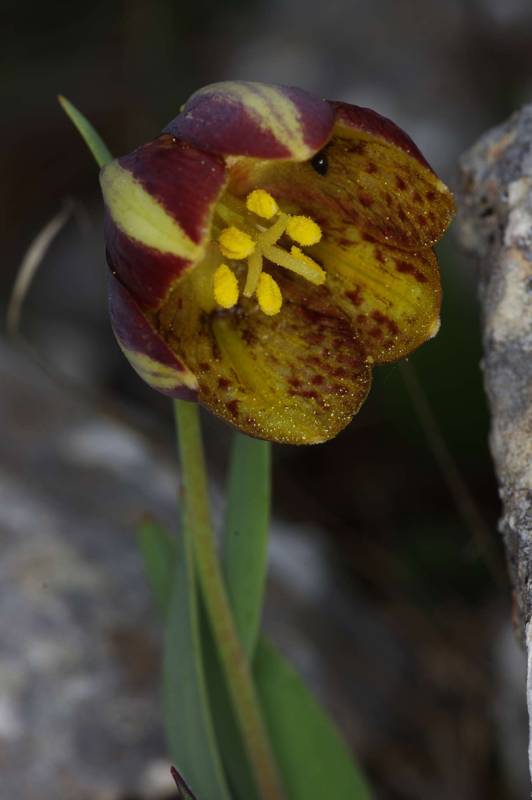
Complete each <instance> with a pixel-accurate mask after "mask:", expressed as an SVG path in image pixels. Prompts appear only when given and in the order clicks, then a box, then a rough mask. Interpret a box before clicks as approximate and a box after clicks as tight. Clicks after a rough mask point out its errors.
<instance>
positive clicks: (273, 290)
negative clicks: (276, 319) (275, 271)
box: [257, 272, 283, 317]
mask: <svg viewBox="0 0 532 800" xmlns="http://www.w3.org/2000/svg"><path fill="white" fill-rule="evenodd" d="M257 300H258V302H259V307H260V310H261V311H263V312H264V313H265V314H267V316H269V317H273V316H274V315H275V314H278V313H279V311H280V310H281V306H282V305H283V296H282V294H281V290H280V289H279V285H278V284H277V283H276V281H274V279H273V278H272V276H271V275H268V273H267V272H261V274H260V277H259V285H258V286H257Z"/></svg>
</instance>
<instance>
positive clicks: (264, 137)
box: [165, 81, 335, 161]
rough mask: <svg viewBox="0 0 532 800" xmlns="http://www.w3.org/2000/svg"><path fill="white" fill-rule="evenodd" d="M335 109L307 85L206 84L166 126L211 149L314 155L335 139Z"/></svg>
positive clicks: (284, 156)
mask: <svg viewBox="0 0 532 800" xmlns="http://www.w3.org/2000/svg"><path fill="white" fill-rule="evenodd" d="M334 118H335V111H334V109H333V108H332V107H331V105H330V104H329V103H327V101H325V100H321V99H319V98H318V97H315V96H314V95H311V94H308V92H305V91H303V90H302V89H296V88H294V87H290V86H274V85H271V84H264V83H250V82H247V81H227V82H224V83H213V84H211V85H210V86H205V87H204V88H203V89H200V90H199V91H198V92H196V93H195V94H193V95H192V97H191V98H190V99H189V100H188V102H187V103H186V104H185V106H184V107H183V109H182V111H181V113H180V114H179V115H178V116H177V117H176V118H175V119H174V120H172V122H170V123H169V125H167V127H166V128H165V130H166V131H167V132H168V133H171V134H173V135H174V136H177V137H178V138H180V139H183V140H184V141H187V142H191V143H192V144H194V145H195V146H196V147H200V148H202V149H203V150H208V151H209V152H211V153H218V154H221V155H234V156H253V157H255V158H267V159H293V160H295V161H304V160H306V159H308V158H311V157H312V156H313V155H314V153H316V151H317V150H319V149H320V147H323V145H324V144H325V142H326V141H327V139H328V138H329V136H330V134H331V131H332V126H333V123H334Z"/></svg>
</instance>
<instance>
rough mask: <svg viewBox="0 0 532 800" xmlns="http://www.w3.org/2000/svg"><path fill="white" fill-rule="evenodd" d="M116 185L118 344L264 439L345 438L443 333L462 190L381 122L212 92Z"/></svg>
mask: <svg viewBox="0 0 532 800" xmlns="http://www.w3.org/2000/svg"><path fill="white" fill-rule="evenodd" d="M101 185H102V190H103V195H104V199H105V205H106V223H105V231H106V244H107V258H108V263H109V266H110V268H111V273H112V276H111V286H110V309H111V320H112V324H113V328H114V332H115V335H116V338H117V340H118V343H119V345H120V347H121V348H122V350H123V352H124V353H125V355H126V357H127V358H128V359H129V361H130V362H131V364H132V366H133V367H134V369H135V370H136V371H137V372H138V373H139V375H140V376H141V377H142V378H143V379H144V380H145V381H147V383H149V384H150V385H151V386H152V387H153V388H155V389H157V390H159V391H161V392H163V393H165V394H167V395H170V396H172V397H179V398H185V399H190V400H198V401H199V402H200V403H202V404H203V405H204V406H206V407H207V408H209V409H210V410H211V411H212V412H214V413H215V414H217V415H218V416H220V417H222V418H223V419H224V420H226V421H227V422H229V423H231V424H233V425H234V426H236V427H237V428H239V429H240V430H242V431H244V432H245V433H247V434H249V435H251V436H256V437H260V438H264V439H270V440H272V441H279V442H286V443H292V444H304V443H316V442H322V441H325V440H327V439H330V438H332V437H333V436H335V435H336V434H337V433H338V432H339V431H340V430H342V429H343V428H344V427H345V425H347V423H348V422H349V421H350V419H351V418H352V417H353V415H354V414H355V413H356V412H357V411H358V409H359V408H360V406H361V405H362V403H363V402H364V399H365V397H366V395H367V393H368V390H369V387H370V382H371V371H372V368H373V366H374V365H375V364H382V363H386V362H390V361H395V360H396V359H399V358H402V357H404V356H406V355H408V354H409V353H411V352H412V351H413V350H414V349H415V348H416V347H418V346H419V345H420V344H422V343H423V342H424V341H426V340H427V339H429V338H430V337H432V336H434V334H435V333H436V331H437V330H438V327H439V310H440V280H439V272H438V264H437V261H436V257H435V255H434V252H433V249H432V247H433V245H434V244H435V243H436V242H437V240H438V239H439V238H440V237H441V236H442V234H443V232H444V231H445V229H446V228H447V226H448V225H449V222H450V220H451V218H452V214H453V209H454V206H453V200H452V196H451V194H450V193H449V191H448V190H447V188H446V187H445V185H444V184H443V183H442V182H441V180H439V178H438V177H437V175H435V173H434V172H433V171H432V169H431V168H430V166H429V165H428V163H427V162H426V161H425V159H424V158H423V156H422V155H421V153H420V152H419V150H418V149H417V147H416V146H415V145H414V143H413V142H412V141H411V139H410V138H409V137H408V136H407V135H406V134H405V133H403V132H402V131H401V130H400V129H399V128H398V127H397V126H396V125H394V123H393V122H391V121H390V120H388V119H385V118H384V117H381V116H380V115H379V114H377V113H375V112H374V111H371V110H369V109H366V108H360V107H357V106H352V105H348V104H346V103H338V102H329V101H326V100H321V99H319V98H316V97H313V96H312V95H310V94H308V93H307V92H304V91H302V90H300V89H294V88H288V87H280V86H270V85H265V84H258V83H245V82H228V83H219V84H213V85H211V86H207V87H205V88H204V89H201V90H200V91H198V92H196V93H195V94H194V95H193V96H192V97H191V98H190V100H189V101H188V102H187V103H186V104H185V106H184V107H183V109H182V111H181V113H180V114H179V115H178V116H177V117H176V118H175V119H174V120H173V121H172V122H171V123H170V124H169V125H168V126H167V127H166V128H165V130H164V131H163V133H162V134H161V135H160V136H159V137H158V138H156V139H154V140H153V141H151V142H148V143H147V144H145V145H143V146H142V147H139V148H138V149H137V150H135V151H134V152H133V153H131V154H130V155H127V156H124V157H123V158H119V159H117V160H116V161H113V162H112V163H111V164H109V165H108V166H106V167H104V169H103V170H102V173H101Z"/></svg>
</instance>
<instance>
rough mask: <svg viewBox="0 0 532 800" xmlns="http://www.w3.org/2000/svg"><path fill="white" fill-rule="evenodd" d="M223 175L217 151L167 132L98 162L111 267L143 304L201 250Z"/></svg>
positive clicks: (154, 300)
mask: <svg viewBox="0 0 532 800" xmlns="http://www.w3.org/2000/svg"><path fill="white" fill-rule="evenodd" d="M224 182H225V166H224V163H223V161H222V160H221V159H220V158H218V157H217V156H214V155H210V154H208V153H203V152H201V151H200V150H197V149H196V148H195V147H193V146H192V145H190V144H187V143H185V142H180V141H177V140H176V139H174V138H173V137H172V136H169V135H163V136H160V137H159V138H158V139H155V140H154V141H152V142H149V143H148V144H146V145H144V146H143V147H139V148H138V149H137V150H135V151H134V152H133V153H130V154H129V155H127V156H124V157H123V158H120V159H118V160H116V161H113V162H111V164H109V165H107V166H106V167H104V168H103V170H102V172H101V185H102V191H103V195H104V200H105V204H106V209H107V215H106V223H105V236H106V244H107V258H108V262H109V266H110V267H111V270H112V271H113V272H115V273H116V274H117V275H118V276H119V278H120V280H121V281H122V282H123V283H124V284H125V285H126V286H127V287H128V288H129V289H130V291H131V292H133V294H134V295H135V297H136V298H137V300H138V301H139V303H140V304H141V305H142V306H143V307H145V308H155V307H157V306H158V305H160V303H161V302H162V300H163V299H164V297H165V296H166V294H167V293H168V290H169V288H170V287H171V286H172V284H173V283H174V282H175V281H176V280H177V279H178V278H180V277H181V276H182V275H183V274H184V272H186V271H187V270H188V269H189V268H190V267H192V266H194V265H195V264H196V263H197V262H198V261H199V260H200V259H201V257H202V256H203V254H204V252H205V247H206V244H207V242H208V238H209V227H210V221H211V216H212V210H213V207H214V205H215V203H216V200H217V199H218V197H219V195H220V193H221V191H222V188H223V186H224Z"/></svg>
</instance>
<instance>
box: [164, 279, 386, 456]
mask: <svg viewBox="0 0 532 800" xmlns="http://www.w3.org/2000/svg"><path fill="white" fill-rule="evenodd" d="M198 272H199V270H198ZM196 280H197V276H196V271H195V272H194V273H193V274H191V275H190V276H189V277H187V278H186V279H185V280H184V281H182V282H181V283H180V284H179V285H178V286H177V287H176V291H175V292H174V294H173V296H172V297H171V298H170V299H169V300H168V302H167V303H166V304H165V306H164V307H163V308H162V309H161V311H160V312H159V313H158V314H157V322H156V324H157V326H158V329H159V330H160V331H161V335H164V336H165V337H166V339H167V342H168V344H169V347H170V348H171V349H172V351H173V352H175V353H176V354H177V355H178V357H179V358H181V357H183V358H184V359H185V360H186V362H187V364H189V366H190V367H191V369H193V371H194V373H195V375H196V376H197V379H198V384H199V395H198V399H199V400H200V402H202V403H203V404H204V405H205V406H207V408H209V409H210V410H211V411H213V412H214V413H215V414H217V415H218V416H220V417H222V418H223V419H224V420H225V421H227V422H229V423H231V424H232V425H235V426H236V427H238V428H239V429H240V430H242V431H244V432H245V433H247V434H249V435H250V436H255V437H258V438H264V439H270V440H272V441H278V442H283V443H286V444H312V443H318V442H323V441H326V440H328V439H331V438H332V437H333V436H335V435H336V434H337V433H338V432H339V431H340V430H342V429H343V428H344V427H345V426H346V425H347V424H348V422H349V421H350V420H351V418H352V417H353V415H354V414H355V413H356V412H357V411H358V409H359V408H360V406H361V405H362V403H363V401H364V399H365V398H366V395H367V393H368V391H369V386H370V378H371V370H370V367H369V365H368V363H367V362H366V358H365V353H364V350H363V347H362V346H361V343H360V341H359V340H358V339H357V337H356V334H355V333H354V332H353V328H352V325H351V322H350V321H349V320H348V318H347V317H346V316H345V315H344V314H343V313H342V312H341V311H340V310H339V309H338V308H336V306H335V304H334V301H333V298H332V297H331V293H330V292H329V291H328V290H327V289H326V288H325V287H319V288H317V287H312V286H310V285H307V284H305V283H304V282H302V281H301V280H300V279H298V278H297V277H294V278H292V277H291V276H289V275H288V276H285V275H284V274H282V275H279V273H277V274H276V280H277V281H278V282H279V284H280V286H281V291H282V294H283V306H282V309H281V311H280V312H279V313H278V314H276V315H275V316H266V315H265V314H263V313H262V312H260V311H259V310H258V307H257V303H256V301H255V300H248V299H243V300H241V301H240V303H239V305H238V306H237V307H236V308H235V309H232V310H231V311H220V310H219V311H214V312H206V311H205V310H202V309H201V307H200V305H199V304H198V298H197V296H196V294H195V291H196V290H195V288H194V283H195V281H196Z"/></svg>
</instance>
